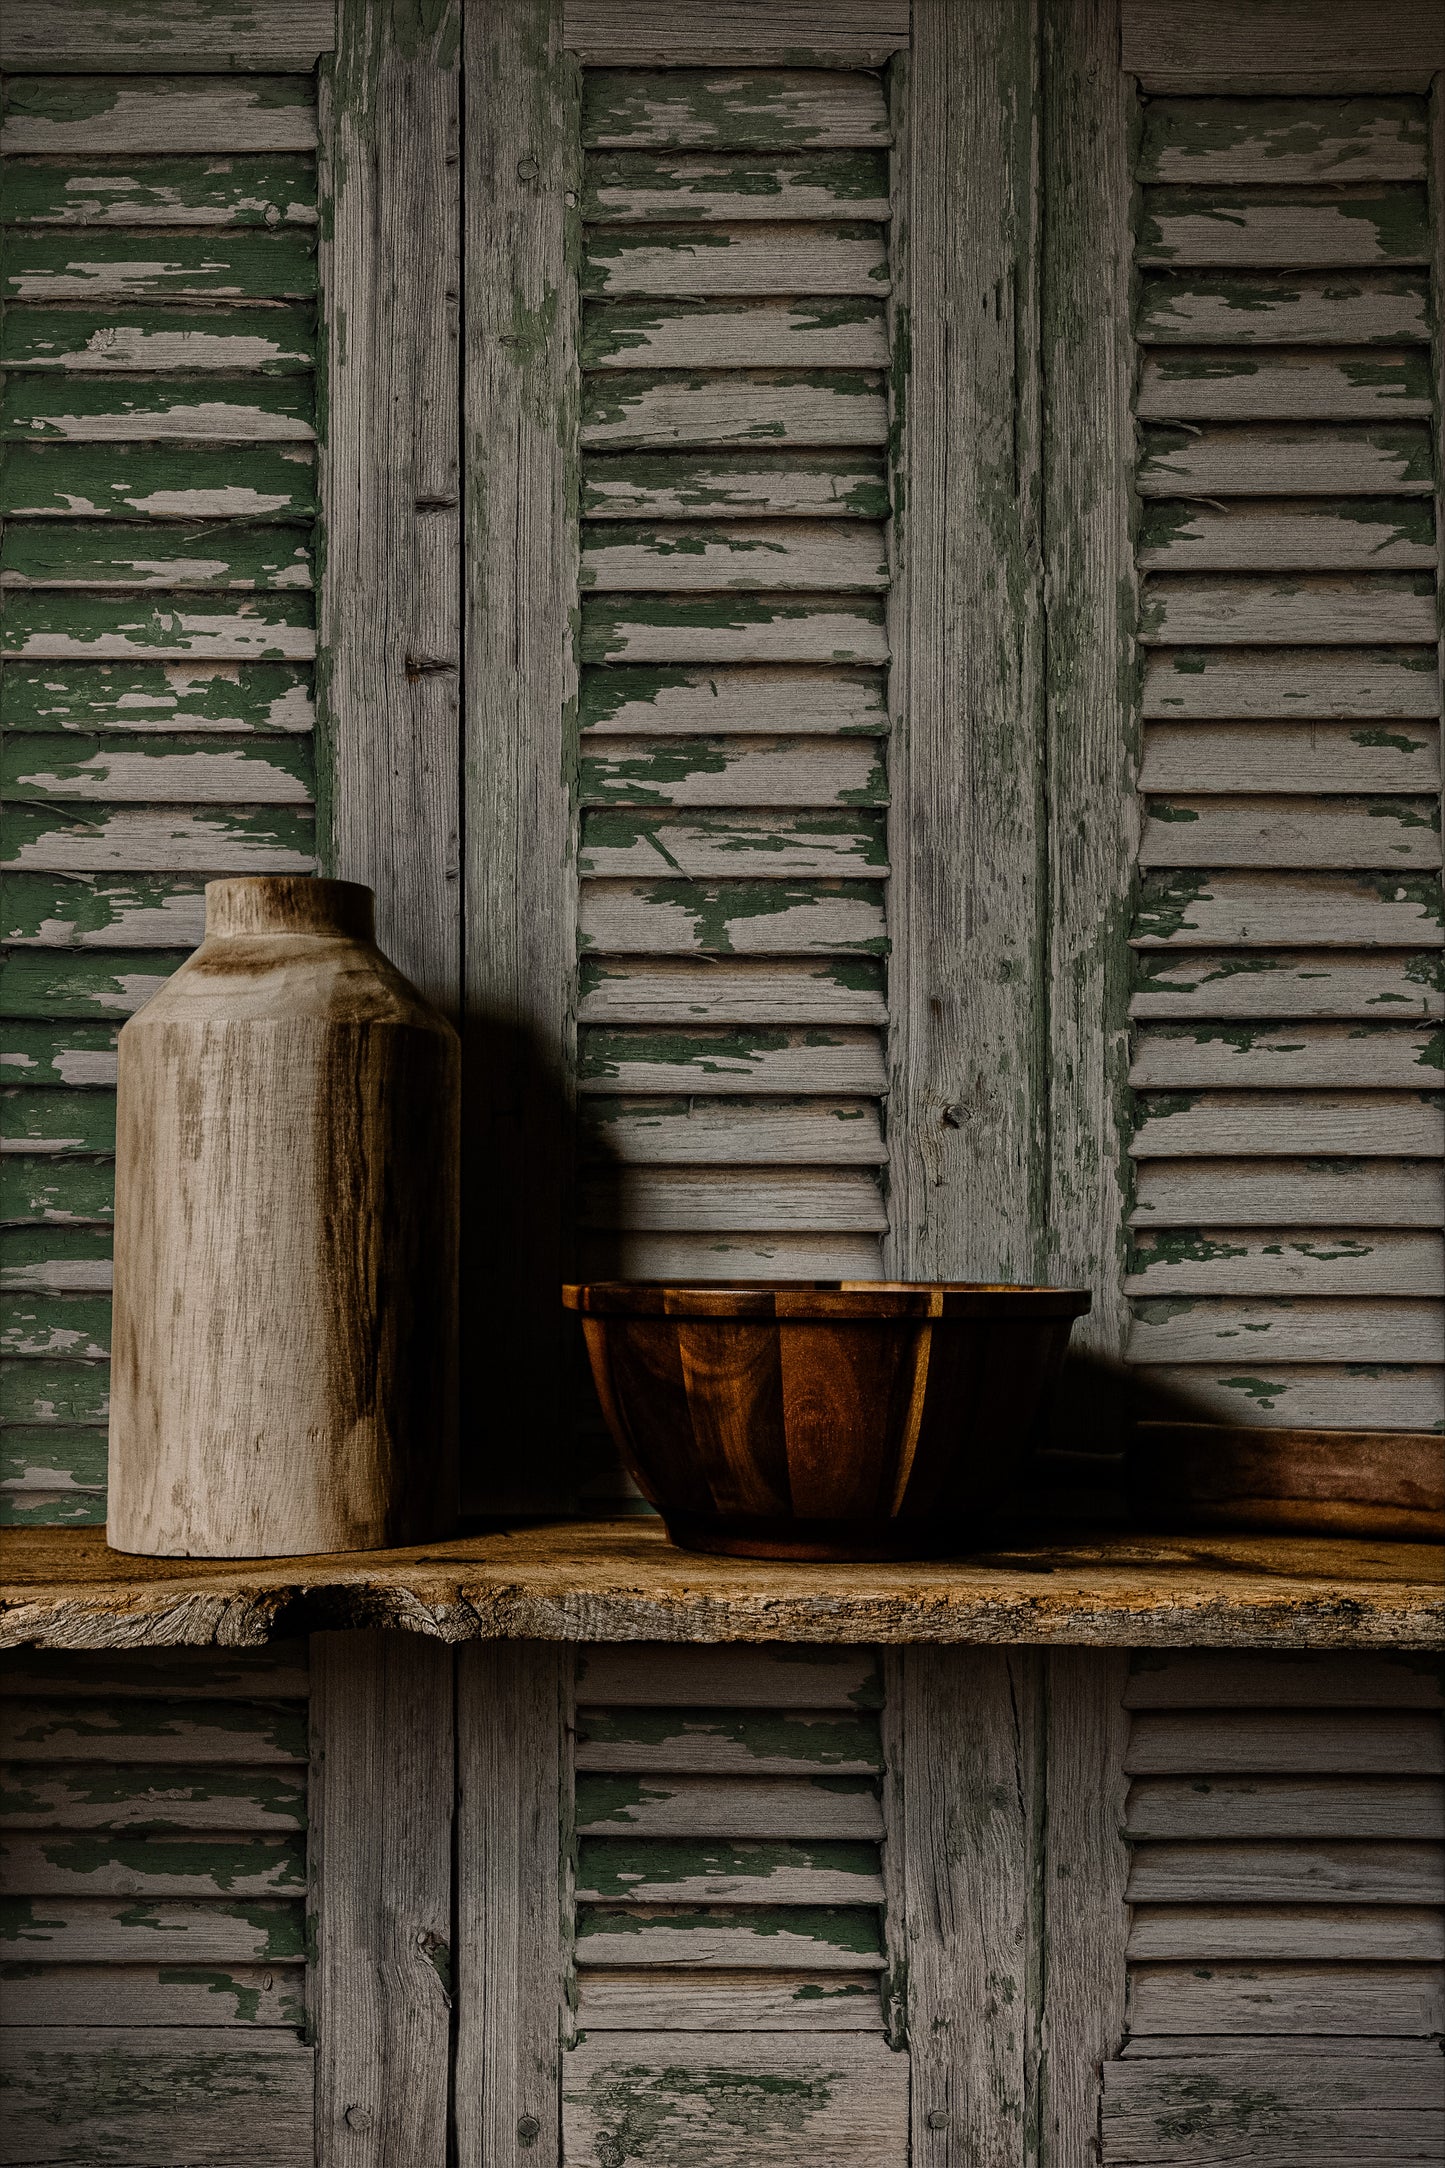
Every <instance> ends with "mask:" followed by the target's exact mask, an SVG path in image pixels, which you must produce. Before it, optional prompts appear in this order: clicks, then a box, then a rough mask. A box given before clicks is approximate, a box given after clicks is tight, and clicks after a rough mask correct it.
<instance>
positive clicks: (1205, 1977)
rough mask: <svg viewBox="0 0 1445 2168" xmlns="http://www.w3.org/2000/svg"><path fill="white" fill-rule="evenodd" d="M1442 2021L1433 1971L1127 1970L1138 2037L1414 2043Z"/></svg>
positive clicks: (1230, 1966) (1341, 1966)
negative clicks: (1304, 2037) (1386, 2038)
mask: <svg viewBox="0 0 1445 2168" xmlns="http://www.w3.org/2000/svg"><path fill="white" fill-rule="evenodd" d="M1442 2018H1445V1993H1442V1975H1441V1968H1440V1967H1439V1966H1438V1965H1409V1964H1405V1965H1401V1964H1389V1963H1383V1964H1355V1963H1347V1962H1344V1961H1336V1962H1333V1963H1325V1964H1312V1965H1302V1964H1272V1965H1269V1966H1266V1967H1261V1966H1260V1965H1258V1964H1250V1963H1248V1962H1246V1963H1241V1964H1235V1963H1215V1964H1209V1965H1201V1964H1160V1963H1152V1964H1151V1963H1140V1964H1137V1965H1132V1966H1131V1967H1130V1969H1129V2022H1130V2026H1131V2029H1132V2031H1133V2032H1134V2033H1135V2034H1136V2035H1137V2034H1149V2033H1154V2034H1160V2033H1163V2034H1168V2033H1187V2034H1193V2033H1234V2034H1243V2035H1244V2036H1245V2037H1246V2038H1254V2037H1256V2036H1258V2037H1262V2038H1272V2037H1273V2036H1274V2035H1275V2034H1279V2033H1285V2034H1290V2033H1306V2032H1307V2033H1313V2034H1316V2035H1325V2036H1329V2035H1336V2036H1339V2035H1343V2036H1344V2037H1345V2038H1346V2039H1348V2040H1349V2042H1350V2044H1351V2047H1352V2048H1354V2047H1356V2046H1357V2045H1358V2043H1359V2041H1360V2039H1361V2038H1362V2037H1363V2036H1365V2035H1369V2034H1377V2035H1379V2034H1385V2035H1395V2036H1401V2035H1403V2036H1405V2037H1407V2038H1409V2037H1418V2036H1419V2035H1421V2034H1424V2035H1429V2034H1432V2033H1438V2032H1439V2031H1440V2030H1441V2021H1442Z"/></svg>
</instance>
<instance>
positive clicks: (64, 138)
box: [0, 10, 316, 157]
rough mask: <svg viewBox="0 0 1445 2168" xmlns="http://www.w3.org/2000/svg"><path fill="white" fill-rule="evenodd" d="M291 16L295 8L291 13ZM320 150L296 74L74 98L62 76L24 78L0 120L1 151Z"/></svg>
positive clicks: (172, 82)
mask: <svg viewBox="0 0 1445 2168" xmlns="http://www.w3.org/2000/svg"><path fill="white" fill-rule="evenodd" d="M287 12H288V14H289V13H292V12H293V11H291V10H288V11H287ZM315 148H316V100H315V94H314V91H313V88H312V85H311V84H310V83H308V82H306V81H305V80H304V79H300V78H295V77H285V76H279V77H270V78H267V77H265V76H254V75H252V76H248V75H210V76H198V75H185V76H179V77H176V76H170V77H167V76H156V77H153V78H151V79H149V80H147V79H145V78H143V77H142V78H140V79H139V80H137V81H134V82H128V81H127V80H126V78H125V77H124V76H123V75H121V76H114V75H113V76H111V78H110V79H109V80H108V81H106V82H104V83H103V84H100V85H97V84H96V83H95V82H94V81H92V82H91V83H90V84H89V85H87V94H86V95H83V96H77V95H76V94H75V92H74V91H73V90H72V88H71V86H70V84H69V83H68V82H67V81H66V80H65V78H64V77H61V78H59V79H55V78H51V79H48V80H47V79H46V78H44V77H41V78H40V79H39V80H38V81H25V80H22V79H19V78H17V79H16V80H15V81H13V82H12V83H11V85H10V86H9V100H8V108H7V111H6V113H5V117H4V119H3V121H0V152H3V153H4V154H5V155H6V156H11V155H19V154H22V153H25V152H36V151H39V152H43V153H47V154H49V155H52V156H53V155H55V154H57V153H73V154H78V155H80V156H90V155H92V154H94V153H95V152H100V153H102V154H103V155H108V156H123V155H124V154H126V153H127V152H137V151H138V152H141V153H145V152H148V151H149V152H164V153H165V154H166V155H167V156H170V157H175V156H177V155H178V154H180V153H181V152H185V151H202V152H205V153H206V154H207V155H220V154H222V153H229V152H233V151H311V150H315Z"/></svg>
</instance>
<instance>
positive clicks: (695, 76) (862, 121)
mask: <svg viewBox="0 0 1445 2168" xmlns="http://www.w3.org/2000/svg"><path fill="white" fill-rule="evenodd" d="M827 88H828V92H829V95H828V96H827V97H821V96H820V95H819V91H818V86H817V83H816V79H815V78H810V77H808V76H804V77H802V78H801V79H799V78H798V77H797V76H795V75H790V74H789V73H787V72H785V63H784V62H783V61H782V60H781V59H777V60H775V61H773V64H772V65H771V66H770V67H769V68H767V69H761V68H757V69H751V68H750V69H745V70H741V71H740V70H738V69H736V68H723V69H706V68H667V69H663V70H649V69H644V68H587V69H585V70H584V71H583V77H582V136H583V141H584V143H586V144H587V145H588V146H589V147H592V146H598V145H615V144H619V143H634V144H637V145H649V144H655V143H659V142H661V143H665V144H667V145H686V146H689V147H697V148H701V149H707V148H710V147H712V146H717V147H718V148H720V149H728V150H787V149H790V148H794V147H802V146H805V145H809V144H817V145H821V146H826V145H827V144H828V143H829V141H830V140H831V139H833V138H834V135H835V130H836V126H837V122H836V117H835V116H836V113H837V105H838V94H837V93H835V92H834V90H833V84H832V82H829V83H828V86H827ZM851 88H852V86H851V85H848V84H846V83H845V85H844V89H845V91H846V90H848V89H851ZM859 93H861V101H860V95H859ZM850 105H851V107H852V110H850V111H849V113H848V116H847V122H846V125H847V126H848V129H849V132H850V134H851V135H853V136H854V138H855V140H856V137H857V135H858V134H859V133H860V132H863V133H871V134H872V135H873V136H874V138H875V140H876V141H877V142H878V143H879V144H886V143H887V141H888V117H887V113H886V110H885V107H884V102H883V97H882V93H881V89H880V88H879V86H878V85H877V84H876V82H869V83H868V84H867V86H866V89H865V88H864V87H863V86H859V92H855V94H854V96H853V98H852V99H851V100H850Z"/></svg>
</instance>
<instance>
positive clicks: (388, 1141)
mask: <svg viewBox="0 0 1445 2168" xmlns="http://www.w3.org/2000/svg"><path fill="white" fill-rule="evenodd" d="M370 906H371V898H370V895H369V893H368V891H366V890H365V889H361V888H357V887H354V886H350V885H348V884H345V883H332V882H326V883H315V882H311V881H297V880H291V881H284V880H283V881H280V882H269V883H268V882H241V883H228V882H218V883H213V884H212V885H211V887H210V889H209V892H208V900H207V923H208V939H207V941H206V943H205V944H203V946H202V948H201V949H200V950H199V951H197V953H196V955H195V956H194V957H193V958H192V959H191V960H190V961H189V962H188V963H187V964H186V965H184V966H183V967H182V969H181V971H180V972H178V973H177V974H176V975H175V976H174V977H173V978H171V979H169V980H168V981H167V982H166V986H165V989H164V991H163V993H162V994H160V995H159V996H158V997H157V1000H156V1002H153V1003H152V1004H151V1005H150V1006H149V1007H148V1008H147V1010H146V1011H145V1013H144V1015H143V1017H141V1018H140V1019H139V1020H133V1021H132V1023H131V1024H129V1025H128V1026H127V1027H126V1033H124V1034H123V1035H122V1045H121V1049H120V1084H119V1093H118V1108H119V1123H118V1133H117V1169H118V1184H119V1191H120V1197H121V1244H120V1249H119V1254H118V1259H117V1266H118V1269H117V1312H116V1329H115V1359H114V1366H113V1380H112V1384H113V1392H112V1430H111V1463H110V1474H111V1483H112V1496H111V1531H112V1534H113V1535H114V1537H115V1540H116V1542H117V1544H119V1545H121V1546H124V1547H126V1548H128V1549H131V1550H136V1551H141V1552H154V1551H160V1552H163V1553H165V1552H171V1553H176V1552H179V1553H181V1554H183V1555H193V1554H195V1553H198V1552H199V1553H201V1554H203V1555H205V1554H212V1555H215V1554H219V1555H227V1554H229V1555H232V1556H235V1555H238V1554H239V1555H242V1556H249V1557H257V1556H275V1555H276V1554H277V1553H279V1552H286V1551H291V1552H294V1551H295V1550H297V1549H298V1548H299V1549H301V1550H303V1551H304V1550H306V1549H307V1548H308V1547H309V1548H311V1549H313V1550H324V1549H327V1548H335V1547H337V1546H338V1545H340V1546H343V1547H344V1546H347V1545H355V1544H359V1545H362V1546H365V1545H367V1544H368V1543H369V1544H372V1545H375V1544H377V1543H384V1542H386V1541H388V1540H395V1539H396V1537H397V1536H399V1535H402V1534H403V1533H405V1534H406V1535H407V1536H409V1537H410V1538H411V1539H412V1540H416V1541H422V1540H425V1538H426V1537H427V1536H428V1535H431V1534H442V1533H444V1532H446V1531H447V1530H448V1529H449V1528H450V1526H451V1523H452V1517H453V1514H454V1512H455V1502H454V1490H453V1485H454V1482H455V1461H454V1457H453V1455H454V1447H453V1445H452V1442H451V1440H452V1435H453V1433H452V1422H453V1420H454V1418H453V1416H452V1413H451V1394H452V1391H453V1379H454V1376H455V1367H454V1366H455V1360H456V1357H455V1344H454V1339H453V1335H454V1331H455V1320H454V1311H453V1300H454V1278H453V1274H454V1260H455V1254H456V1216H455V1215H456V1198H455V1167H456V1162H455V1151H456V1121H457V1092H458V1083H457V1062H458V1049H457V1043H456V1036H455V1034H454V1033H453V1031H452V1029H451V1027H450V1025H449V1024H447V1023H446V1022H445V1021H444V1019H443V1018H441V1017H440V1016H439V1015H438V1014H437V1013H436V1011H435V1010H432V1009H430V1008H429V1007H428V1006H427V1005H426V1004H425V1003H424V1002H422V1001H421V1000H420V997H419V996H417V995H416V993H415V992H414V990H413V989H412V988H410V987H409V986H408V985H407V982H406V981H405V980H404V979H403V978H402V977H401V976H400V974H399V973H397V972H396V971H395V970H394V969H393V968H392V967H391V966H390V965H389V964H388V963H387V962H386V960H385V958H384V957H382V956H381V955H380V953H379V951H377V950H376V948H375V947H374V946H373V945H372V944H371V943H370V940H369V938H368V937H369V934H370V920H371V908H370ZM198 1108H199V1109H201V1110H202V1112H201V1113H200V1115H199V1117H198V1114H197V1109H198ZM408 1135H416V1136H417V1137H419V1138H423V1139H424V1145H423V1150H424V1153H425V1167H422V1166H420V1165H418V1166H417V1168H416V1169H415V1170H414V1171H413V1172H412V1173H410V1174H403V1172H402V1169H403V1168H404V1166H405V1163H406V1156H407V1146H406V1141H405V1140H406V1137H407V1136H408ZM237 1163H241V1164H244V1165H246V1166H247V1167H248V1169H249V1176H248V1181H247V1183H246V1185H245V1187H244V1193H239V1194H238V1187H237V1184H236V1182H235V1179H234V1172H233V1170H234V1167H235V1165H236V1164H237ZM340 1200H345V1203H344V1205H343V1203H342V1202H341V1201H340ZM402 1290H405V1294H404V1296H403V1295H402V1293H401V1291H402ZM399 1304H400V1307H398V1305H399ZM413 1304H415V1305H416V1308H415V1310H413V1309H412V1308H411V1305H413ZM262 1348H264V1351H265V1352H264V1355H260V1354H258V1352H257V1351H258V1350H259V1349H262ZM303 1470H304V1476H303Z"/></svg>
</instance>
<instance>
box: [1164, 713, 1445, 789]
mask: <svg viewBox="0 0 1445 2168" xmlns="http://www.w3.org/2000/svg"><path fill="white" fill-rule="evenodd" d="M1439 773H1440V741H1439V736H1438V733H1437V732H1436V731H1434V730H1432V729H1431V728H1430V727H1429V725H1428V724H1411V723H1394V724H1392V725H1391V726H1390V727H1389V728H1388V729H1386V730H1368V729H1366V730H1361V729H1359V728H1358V727H1354V728H1352V727H1351V726H1350V725H1349V724H1348V723H1273V724H1270V725H1269V726H1267V727H1266V728H1263V729H1261V728H1260V727H1258V726H1257V725H1250V724H1242V723H1241V724H1231V723H1154V724H1152V725H1151V726H1150V728H1149V729H1148V731H1147V732H1146V734H1145V740H1144V766H1143V769H1142V771H1141V774H1140V788H1141V789H1143V790H1144V791H1170V792H1172V791H1216V790H1218V791H1289V792H1291V793H1298V794H1299V795H1300V796H1305V795H1307V794H1310V793H1313V792H1316V791H1335V790H1339V791H1356V792H1365V791H1370V792H1374V791H1407V790H1417V791H1427V790H1429V789H1430V788H1431V787H1432V786H1434V785H1436V784H1437V783H1438V779H1439Z"/></svg>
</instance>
